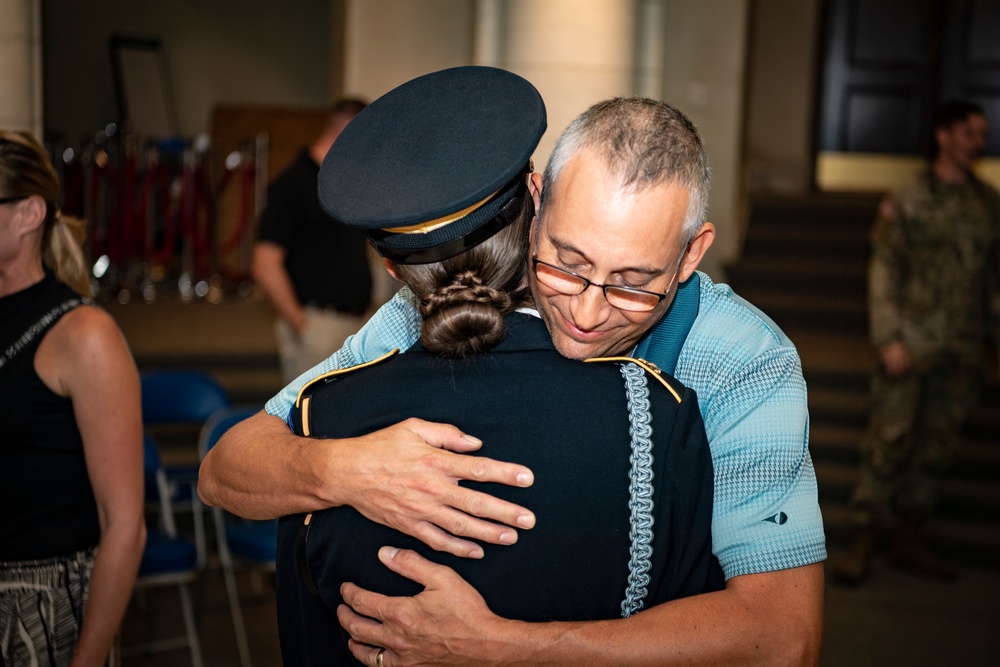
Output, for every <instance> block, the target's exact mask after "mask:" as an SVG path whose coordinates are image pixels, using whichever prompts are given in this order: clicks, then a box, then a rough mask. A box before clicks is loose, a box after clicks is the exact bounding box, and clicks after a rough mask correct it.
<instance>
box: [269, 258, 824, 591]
mask: <svg viewBox="0 0 1000 667" xmlns="http://www.w3.org/2000/svg"><path fill="white" fill-rule="evenodd" d="M697 275H698V278H699V279H700V284H701V286H700V293H699V303H698V316H697V318H696V319H695V321H694V324H693V325H692V327H691V330H690V332H689V333H688V335H687V338H686V339H685V341H684V345H683V346H682V347H681V350H680V356H679V357H677V360H676V368H675V370H674V373H673V374H674V376H675V377H676V378H677V379H678V380H680V381H681V382H682V383H684V384H685V385H687V386H688V387H690V388H691V389H694V390H695V392H697V394H698V403H699V405H700V406H701V412H702V417H703V418H704V421H705V430H706V432H707V434H708V441H709V445H710V447H711V451H712V462H713V464H714V467H715V503H714V511H713V514H712V550H713V552H714V553H715V555H716V557H717V558H718V559H719V562H720V564H721V565H722V570H723V572H724V573H725V575H726V579H731V578H732V577H736V576H740V575H744V574H755V573H761V572H773V571H776V570H784V569H788V568H793V567H799V566H803V565H809V564H812V563H817V562H820V561H822V560H824V559H825V558H826V540H825V537H824V533H823V518H822V516H821V515H820V509H819V500H818V497H817V487H816V473H815V471H814V469H813V464H812V458H811V457H810V456H809V412H808V408H807V402H806V384H805V380H804V379H803V377H802V363H801V361H800V360H799V355H798V352H797V351H796V350H795V346H794V345H792V343H791V341H790V340H789V339H788V337H787V336H785V334H784V333H783V332H782V331H781V329H779V328H778V326H777V325H776V324H775V323H774V322H772V321H771V320H770V319H769V318H768V317H767V316H766V315H764V314H763V313H762V312H760V311H759V310H757V308H755V307H754V306H752V305H750V304H749V303H747V302H746V301H745V300H744V299H742V298H741V297H739V296H737V295H736V294H735V293H734V292H733V291H732V289H731V288H730V287H729V286H728V285H724V284H718V285H716V284H714V283H713V282H712V281H711V279H710V278H709V277H708V276H707V275H705V274H703V273H700V272H699V273H698V274H697ZM663 323H664V321H661V323H660V324H658V325H657V327H654V330H653V332H655V331H656V329H657V328H659V327H660V326H661V325H663ZM653 332H651V333H650V335H648V336H647V337H646V338H645V339H644V340H643V341H642V342H640V343H639V345H638V346H637V348H636V350H635V351H634V353H633V356H637V357H641V358H644V359H646V360H648V361H651V362H653V363H654V364H657V365H661V366H662V367H664V368H670V367H671V366H672V365H673V358H672V357H671V352H670V351H669V350H666V349H664V348H665V347H666V346H665V345H664V344H663V343H660V342H659V339H658V337H657V336H655V335H653ZM419 336H420V317H419V315H418V313H417V310H416V307H415V306H414V304H413V295H412V293H411V292H410V291H409V290H408V289H406V288H404V289H403V290H401V291H400V292H399V293H397V294H396V296H394V297H393V298H392V299H391V300H390V301H389V302H387V303H386V304H385V305H384V306H382V308H381V309H379V311H378V312H377V313H375V315H374V316H373V317H372V319H371V320H369V322H368V323H367V324H366V325H365V326H364V328H362V329H361V331H359V332H358V333H357V334H355V335H354V336H351V337H350V338H348V339H347V341H346V342H345V343H344V347H343V348H341V349H340V350H339V351H338V352H336V353H335V354H334V355H333V356H331V357H330V358H328V359H326V360H325V361H323V362H321V363H320V364H319V365H317V366H315V367H314V368H312V369H311V370H309V371H306V372H305V373H303V374H302V375H300V376H299V377H298V378H297V379H296V380H295V381H294V382H292V383H291V384H290V385H288V386H287V387H285V388H284V389H282V390H281V392H279V393H278V394H277V395H276V396H274V397H273V398H272V399H271V400H270V401H268V402H267V405H266V410H267V412H268V414H271V415H274V416H276V417H279V418H281V419H284V420H286V421H287V419H288V414H289V412H290V411H291V407H292V405H293V404H294V402H295V398H296V396H297V395H298V392H299V389H300V388H301V387H302V385H303V384H305V383H306V382H307V381H309V380H311V379H313V378H314V377H316V376H318V375H320V374H322V373H326V372H328V371H331V370H334V369H337V368H348V367H351V366H356V365H358V364H361V363H364V362H366V361H370V360H372V359H377V358H378V357H380V356H382V355H383V354H385V353H387V352H389V351H390V350H392V349H394V348H397V347H398V348H400V349H404V350H405V349H407V348H408V347H410V346H411V345H412V344H413V343H415V342H416V341H417V339H418V338H419Z"/></svg>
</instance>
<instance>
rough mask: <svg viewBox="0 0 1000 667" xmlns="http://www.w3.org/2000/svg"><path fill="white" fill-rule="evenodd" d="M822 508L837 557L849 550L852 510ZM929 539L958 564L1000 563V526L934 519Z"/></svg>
mask: <svg viewBox="0 0 1000 667" xmlns="http://www.w3.org/2000/svg"><path fill="white" fill-rule="evenodd" d="M820 506H821V510H822V512H823V526H824V529H825V531H826V543H827V550H828V552H829V553H830V554H836V553H838V552H839V551H840V550H842V549H843V548H845V547H846V545H847V542H848V539H849V536H850V531H851V521H850V510H849V508H848V506H847V505H846V504H845V503H832V502H828V501H823V500H821V501H820ZM927 539H928V541H929V542H930V543H931V545H932V546H933V547H934V548H935V549H936V550H937V551H938V552H940V553H941V554H942V555H945V556H948V557H949V558H953V559H955V561H956V562H960V563H969V564H977V565H986V566H989V567H996V564H997V563H998V562H1000V522H996V521H993V522H988V521H980V520H971V519H965V518H962V517H955V516H948V517H941V516H935V517H932V518H931V520H930V522H929V523H928V525H927ZM886 541H887V538H884V539H883V542H886Z"/></svg>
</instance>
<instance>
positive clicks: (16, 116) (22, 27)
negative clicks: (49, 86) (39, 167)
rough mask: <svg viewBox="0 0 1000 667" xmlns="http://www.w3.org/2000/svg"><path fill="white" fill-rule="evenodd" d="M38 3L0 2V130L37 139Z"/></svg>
mask: <svg viewBox="0 0 1000 667" xmlns="http://www.w3.org/2000/svg"><path fill="white" fill-rule="evenodd" d="M40 12H41V10H40V7H39V0H0V127H2V128H5V129H6V128H12V129H19V130H30V131H32V132H34V133H35V134H36V135H41V130H42V123H41V120H42V91H41V83H42V82H41V72H42V63H41V48H40V45H41V37H40V34H39V17H40Z"/></svg>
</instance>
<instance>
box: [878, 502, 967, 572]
mask: <svg viewBox="0 0 1000 667" xmlns="http://www.w3.org/2000/svg"><path fill="white" fill-rule="evenodd" d="M925 524H926V521H925V520H924V519H922V518H918V517H914V516H906V517H903V518H902V519H901V520H900V522H899V526H897V527H896V531H895V533H894V534H893V538H892V542H891V543H890V546H889V553H888V561H889V564H890V565H892V566H894V567H897V568H899V569H903V570H908V571H910V572H912V573H914V574H917V575H919V576H922V577H927V578H928V579H937V580H938V581H949V582H950V581H955V580H956V579H958V569H957V568H956V567H955V566H954V565H953V564H952V563H951V562H950V561H949V560H947V559H946V558H944V557H943V556H940V555H938V554H936V553H934V551H932V550H931V548H930V546H929V545H928V544H927V540H926V538H925V536H924V526H925Z"/></svg>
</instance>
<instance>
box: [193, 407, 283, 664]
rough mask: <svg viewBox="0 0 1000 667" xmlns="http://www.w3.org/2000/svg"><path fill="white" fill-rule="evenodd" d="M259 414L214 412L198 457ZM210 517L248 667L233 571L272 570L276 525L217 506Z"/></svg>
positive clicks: (239, 409) (240, 648) (251, 410)
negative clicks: (231, 512)
mask: <svg viewBox="0 0 1000 667" xmlns="http://www.w3.org/2000/svg"><path fill="white" fill-rule="evenodd" d="M259 411H260V406H230V407H225V408H221V409H220V410H217V411H216V412H215V414H213V415H212V416H211V417H209V419H208V421H207V422H205V425H204V426H203V427H202V430H201V437H200V439H199V444H198V450H199V453H200V455H201V458H202V459H204V458H205V455H206V454H207V453H208V452H209V450H210V449H212V447H214V446H215V444H216V443H217V442H218V441H219V438H221V437H222V434H223V433H225V432H226V431H228V430H229V429H230V428H232V427H233V426H234V425H236V424H237V423H239V422H241V421H243V420H244V419H247V418H248V417H250V416H252V415H254V414H256V413H257V412H259ZM212 518H213V521H214V525H215V536H216V541H217V545H218V551H219V565H220V566H221V568H222V576H223V578H224V579H225V582H226V595H227V596H228V598H229V609H230V612H231V613H232V616H233V631H234V633H235V634H236V647H237V650H238V651H239V655H240V664H241V665H242V666H243V667H250V649H249V646H248V645H247V633H246V627H245V625H244V623H243V610H242V608H241V607H240V597H239V590H238V589H237V587H236V577H235V575H234V571H235V569H236V562H237V561H239V563H240V564H241V565H243V566H251V567H255V568H257V569H262V570H267V571H271V572H273V571H274V563H275V560H276V558H277V550H278V522H277V520H275V521H251V520H249V519H241V518H239V517H236V516H233V515H232V514H229V513H227V512H224V511H223V510H222V508H220V507H213V508H212Z"/></svg>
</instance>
